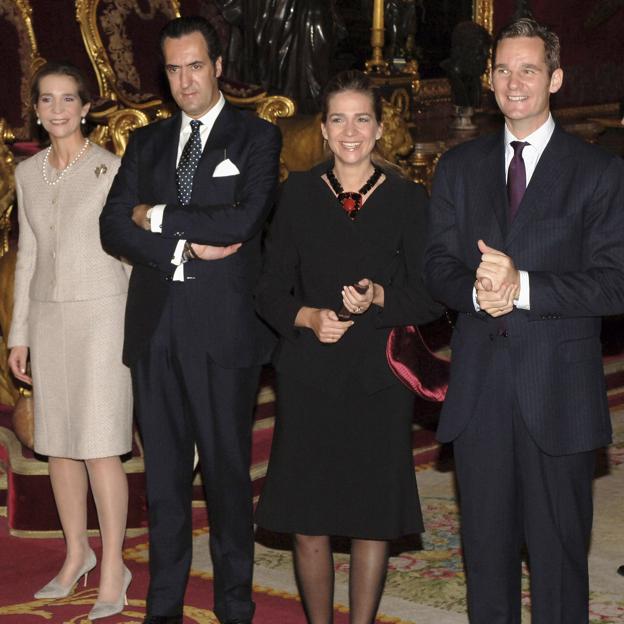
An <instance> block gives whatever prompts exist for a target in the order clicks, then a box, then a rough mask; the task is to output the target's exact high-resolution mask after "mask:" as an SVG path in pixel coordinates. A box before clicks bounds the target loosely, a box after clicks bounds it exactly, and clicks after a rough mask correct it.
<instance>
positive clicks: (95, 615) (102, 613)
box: [87, 566, 132, 620]
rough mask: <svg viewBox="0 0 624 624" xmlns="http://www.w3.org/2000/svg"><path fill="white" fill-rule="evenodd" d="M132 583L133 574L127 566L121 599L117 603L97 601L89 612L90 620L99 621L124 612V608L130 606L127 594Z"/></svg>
mask: <svg viewBox="0 0 624 624" xmlns="http://www.w3.org/2000/svg"><path fill="white" fill-rule="evenodd" d="M131 581H132V573H131V572H130V570H128V568H126V566H124V572H123V583H122V585H121V593H120V594H119V599H118V600H116V601H115V602H102V601H100V600H97V601H96V603H95V604H94V605H93V608H92V609H91V611H89V615H88V616H87V617H88V618H89V619H90V620H99V619H100V618H105V617H108V616H109V615H115V614H116V613H121V612H122V611H123V610H124V606H126V605H127V604H128V597H127V595H126V594H127V592H128V586H129V585H130V582H131Z"/></svg>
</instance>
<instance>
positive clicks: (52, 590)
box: [35, 548, 97, 598]
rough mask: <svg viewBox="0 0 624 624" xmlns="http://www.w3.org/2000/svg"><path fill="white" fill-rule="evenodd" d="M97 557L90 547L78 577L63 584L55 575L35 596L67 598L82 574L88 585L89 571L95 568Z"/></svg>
mask: <svg viewBox="0 0 624 624" xmlns="http://www.w3.org/2000/svg"><path fill="white" fill-rule="evenodd" d="M96 563H97V559H96V558H95V553H94V552H93V551H92V550H91V549H90V548H89V552H88V553H87V557H86V559H85V562H84V563H83V564H82V567H81V568H80V570H78V573H77V574H76V577H75V578H74V580H73V581H72V582H71V583H70V584H69V585H61V584H60V583H59V582H58V581H57V580H56V577H54V578H53V579H52V580H51V581H50V582H49V583H48V584H47V585H44V586H43V587H42V588H41V589H40V590H39V591H38V592H37V593H36V594H35V598H67V596H69V595H70V594H72V593H73V592H74V589H75V588H76V584H77V583H78V581H79V580H80V577H81V576H84V584H85V587H86V585H87V577H88V575H89V572H91V570H93V568H95V565H96Z"/></svg>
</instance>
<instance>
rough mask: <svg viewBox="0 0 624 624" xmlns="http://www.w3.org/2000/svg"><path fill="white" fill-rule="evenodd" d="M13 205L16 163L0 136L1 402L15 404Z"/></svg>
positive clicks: (16, 394)
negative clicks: (10, 338) (10, 360)
mask: <svg viewBox="0 0 624 624" xmlns="http://www.w3.org/2000/svg"><path fill="white" fill-rule="evenodd" d="M14 205H15V163H14V160H13V155H12V154H11V151H10V150H9V148H8V147H7V145H5V143H4V142H3V141H2V140H0V330H1V332H0V333H1V334H2V336H4V338H1V339H0V403H4V404H5V405H14V404H15V401H16V400H17V398H18V393H17V388H16V387H15V386H14V385H13V383H12V382H11V379H10V375H9V367H8V364H7V356H8V353H7V349H6V336H7V335H8V332H9V325H10V323H11V315H12V313H13V274H14V273H15V258H16V255H17V254H16V250H15V249H10V248H9V235H10V233H11V213H12V211H13V207H14Z"/></svg>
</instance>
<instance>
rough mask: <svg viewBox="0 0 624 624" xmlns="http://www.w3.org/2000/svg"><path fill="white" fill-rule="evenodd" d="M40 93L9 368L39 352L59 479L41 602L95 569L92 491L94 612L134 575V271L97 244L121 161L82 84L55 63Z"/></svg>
mask: <svg viewBox="0 0 624 624" xmlns="http://www.w3.org/2000/svg"><path fill="white" fill-rule="evenodd" d="M32 100H33V105H34V110H35V112H36V114H37V123H38V124H41V125H42V126H43V128H44V129H45V130H46V131H47V133H48V134H49V137H50V147H49V148H48V149H45V150H43V151H41V152H39V153H38V154H36V155H35V156H33V157H32V158H29V159H28V160H26V161H24V162H22V163H20V164H19V165H18V166H17V169H16V172H15V181H16V188H17V199H18V215H19V228H20V230H19V247H18V254H17V265H16V270H15V295H14V298H15V302H14V307H13V320H12V324H11V331H10V333H9V339H8V345H9V347H10V348H11V352H10V355H9V365H10V367H11V371H12V372H13V374H14V375H15V377H17V378H18V379H20V380H21V381H24V382H27V383H31V378H30V377H29V376H28V374H27V367H26V364H27V359H28V356H29V352H30V361H31V366H32V383H33V389H34V405H35V451H37V452H38V453H41V454H42V455H47V456H48V457H49V471H50V480H51V482H52V489H53V492H54V498H55V501H56V506H57V509H58V513H59V516H60V519H61V524H62V527H63V532H64V534H65V540H66V544H67V554H66V558H65V562H64V563H63V566H62V567H61V570H60V571H59V573H58V574H57V575H56V576H55V577H54V578H53V579H52V580H51V581H50V582H49V583H48V584H47V585H46V586H45V587H43V588H42V589H41V590H39V591H38V592H37V593H36V594H35V597H36V598H61V597H65V596H67V595H69V594H70V593H71V592H72V591H73V590H74V587H75V585H76V583H77V581H78V580H79V579H80V578H81V577H82V576H85V583H86V576H87V573H88V572H89V571H90V570H92V569H93V568H94V567H95V566H96V558H95V554H94V552H93V550H91V548H90V546H89V542H88V538H87V502H86V501H87V489H88V486H89V484H90V485H91V489H92V491H93V495H94V498H95V502H96V507H97V512H98V520H99V525H100V532H101V536H102V550H103V556H102V566H101V575H100V587H99V594H98V600H97V602H96V603H95V605H94V607H93V609H92V610H91V613H90V614H89V618H90V619H97V618H101V617H106V616H108V615H113V614H114V613H119V612H120V611H122V609H123V603H124V599H125V594H126V590H127V588H128V585H129V583H130V580H131V574H130V572H129V571H128V569H127V568H126V567H125V566H124V564H123V560H122V556H121V549H122V544H123V538H124V534H125V526H126V515H127V507H128V484H127V479H126V475H125V473H124V470H123V467H122V464H121V460H120V457H119V456H120V455H123V454H124V453H127V452H128V451H130V449H131V436H132V432H131V422H132V396H131V387H130V376H129V373H128V370H127V369H126V368H125V367H124V366H123V365H122V363H121V348H122V337H123V315H124V307H125V300H126V292H127V288H128V272H127V271H126V269H125V268H124V266H123V265H122V263H121V262H119V261H118V260H117V259H115V258H113V257H111V256H109V255H107V254H106V253H105V252H104V251H103V250H102V247H101V245H100V240H99V228H98V218H99V214H100V212H101V210H102V206H103V205H104V202H105V200H106V196H107V193H108V190H109V188H110V185H111V183H112V181H113V178H114V177H115V173H116V171H117V168H118V166H119V159H118V158H117V157H116V156H114V155H113V154H111V153H109V152H107V151H106V150H104V149H102V148H100V147H98V146H97V145H94V144H93V143H91V142H90V141H89V140H88V139H85V138H84V136H83V133H82V131H81V127H82V124H84V118H85V115H86V114H87V112H88V110H89V96H88V94H87V92H86V88H85V81H84V79H83V77H82V75H81V74H80V72H79V71H78V69H76V68H75V67H73V66H71V65H68V64H59V63H48V64H46V65H44V66H43V67H42V68H41V70H40V71H39V72H38V74H37V75H36V76H35V79H34V82H33V87H32Z"/></svg>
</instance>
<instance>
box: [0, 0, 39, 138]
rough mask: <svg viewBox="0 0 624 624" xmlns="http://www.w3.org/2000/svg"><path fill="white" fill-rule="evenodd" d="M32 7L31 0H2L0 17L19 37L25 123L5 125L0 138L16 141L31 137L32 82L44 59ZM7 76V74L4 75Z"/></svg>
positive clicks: (21, 92)
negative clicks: (39, 49) (34, 27)
mask: <svg viewBox="0 0 624 624" xmlns="http://www.w3.org/2000/svg"><path fill="white" fill-rule="evenodd" d="M31 16H32V8H31V6H30V3H29V2H28V0H0V19H4V20H6V21H7V22H9V23H10V24H12V25H13V26H14V27H15V30H16V32H17V38H18V41H19V58H20V71H19V74H18V75H19V76H20V77H21V79H20V98H21V102H22V109H21V118H22V125H21V126H18V127H16V128H11V127H9V125H8V123H6V122H5V123H4V124H3V125H2V131H1V133H0V139H1V140H3V141H15V140H16V139H29V138H30V113H31V106H30V82H31V79H32V77H33V75H34V73H35V72H36V71H37V69H39V67H41V65H43V64H44V63H45V60H44V59H42V58H41V57H40V56H39V52H38V49H37V41H36V39H35V33H34V31H33V27H32V18H31ZM16 74H17V72H15V73H14V74H13V75H16ZM3 79H4V80H6V79H7V75H6V74H5V76H4V77H3Z"/></svg>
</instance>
